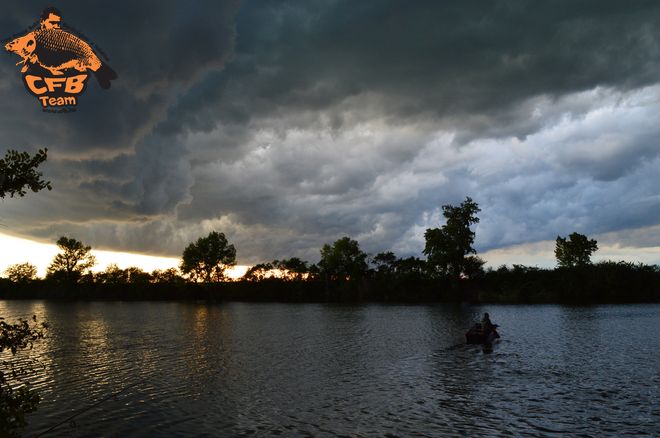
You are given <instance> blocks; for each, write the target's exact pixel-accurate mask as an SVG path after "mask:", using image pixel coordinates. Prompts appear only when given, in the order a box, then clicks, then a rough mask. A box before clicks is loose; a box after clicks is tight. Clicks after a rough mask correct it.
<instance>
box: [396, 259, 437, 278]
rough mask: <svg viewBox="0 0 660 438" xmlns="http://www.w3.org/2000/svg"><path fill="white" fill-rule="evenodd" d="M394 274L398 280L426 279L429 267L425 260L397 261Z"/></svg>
mask: <svg viewBox="0 0 660 438" xmlns="http://www.w3.org/2000/svg"><path fill="white" fill-rule="evenodd" d="M395 272H396V278H399V279H412V278H422V279H423V278H428V277H429V265H428V263H426V260H422V259H419V258H417V257H408V258H406V259H398V260H397V261H396V263H395Z"/></svg>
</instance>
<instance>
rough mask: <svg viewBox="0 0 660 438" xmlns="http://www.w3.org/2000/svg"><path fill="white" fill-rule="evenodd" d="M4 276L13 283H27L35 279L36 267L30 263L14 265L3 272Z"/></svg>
mask: <svg viewBox="0 0 660 438" xmlns="http://www.w3.org/2000/svg"><path fill="white" fill-rule="evenodd" d="M5 275H6V276H7V278H8V279H10V280H11V281H13V282H14V283H27V282H28V281H30V280H34V279H35V278H37V267H36V266H34V265H33V264H32V263H16V264H14V265H11V266H9V267H8V268H7V269H6V270H5Z"/></svg>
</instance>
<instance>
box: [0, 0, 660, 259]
mask: <svg viewBox="0 0 660 438" xmlns="http://www.w3.org/2000/svg"><path fill="white" fill-rule="evenodd" d="M53 5H54V6H56V7H58V8H59V9H60V10H61V12H62V15H63V20H64V21H65V22H66V23H68V24H69V25H71V26H73V27H75V28H76V29H78V30H79V31H81V32H83V33H84V34H85V35H86V36H87V37H88V38H89V39H90V40H92V41H93V42H94V43H96V44H97V45H98V46H99V47H101V48H102V49H103V51H104V52H106V53H107V54H108V56H109V58H110V61H109V64H110V65H111V66H112V68H113V69H114V70H115V71H117V73H118V74H119V79H118V80H116V81H114V82H113V84H112V87H111V89H110V90H107V91H106V90H101V89H100V87H99V86H98V84H96V83H94V82H93V79H91V80H90V85H89V86H88V91H87V92H86V93H85V95H84V96H83V97H82V98H81V102H80V104H79V106H80V108H79V110H78V111H77V112H76V113H73V114H47V113H43V112H42V111H41V109H40V107H39V105H38V103H37V101H36V100H35V99H34V97H32V96H30V95H29V94H28V93H27V92H26V90H25V88H24V87H23V85H22V83H21V77H20V74H19V71H18V70H19V67H16V66H15V63H16V62H17V61H18V58H17V57H16V56H15V55H11V54H9V53H4V54H3V56H1V57H0V59H1V62H0V74H1V75H0V93H2V97H3V98H2V99H0V112H1V113H2V117H1V118H0V133H1V134H2V135H0V139H1V140H0V153H3V152H4V151H5V150H6V149H9V148H14V149H20V150H27V151H32V152H34V151H36V150H37V149H38V148H41V147H48V149H49V159H48V162H47V163H46V164H45V165H44V166H43V171H44V174H45V176H46V177H47V178H48V179H50V180H51V181H52V185H53V191H51V192H46V193H39V194H30V195H28V196H27V197H25V198H24V199H20V200H13V199H6V200H4V201H3V202H1V203H0V222H1V223H2V224H3V228H2V229H0V232H3V233H7V234H12V235H15V236H22V237H28V238H30V239H33V240H37V241H42V242H54V241H55V240H56V239H57V237H58V236H61V235H71V236H75V237H76V238H78V239H80V240H82V241H84V242H85V243H88V244H90V245H92V246H93V247H95V248H101V249H106V250H116V251H132V252H140V253H145V254H154V255H162V256H172V257H178V256H180V254H181V253H182V251H183V248H184V247H185V246H186V245H187V244H188V243H189V242H191V241H193V240H195V239H197V238H198V237H200V236H203V235H206V234H208V233H209V232H210V231H213V230H216V231H221V232H224V233H225V234H226V235H227V237H228V239H229V240H230V241H231V242H232V243H234V244H235V246H236V248H237V252H238V254H237V255H238V262H239V264H252V263H256V262H261V261H268V260H272V259H274V258H284V257H291V256H297V257H301V258H303V259H306V260H310V261H312V262H315V261H318V258H319V249H320V247H321V246H322V245H323V244H324V243H327V242H332V241H334V240H335V239H337V238H340V237H343V236H346V235H348V236H351V237H352V238H355V239H357V240H358V241H359V242H360V245H361V247H362V248H363V249H364V250H366V251H367V252H369V253H371V254H375V253H378V252H381V251H388V250H392V251H394V252H395V253H397V255H399V256H409V255H415V256H421V251H422V249H423V246H424V239H423V234H424V231H425V230H426V229H427V228H429V227H438V226H440V225H441V224H442V223H443V222H442V215H441V211H440V206H441V205H443V204H448V203H450V204H457V203H460V202H461V201H462V200H463V199H465V197H466V196H470V197H472V198H473V199H474V200H475V201H476V202H478V203H479V205H480V207H481V209H482V211H481V213H480V214H479V216H480V218H481V222H480V223H479V224H478V226H477V227H476V233H477V238H476V248H477V250H478V251H480V252H487V251H491V252H492V251H494V252H497V251H501V250H503V249H506V248H511V247H514V248H533V247H534V245H535V244H538V242H543V241H549V240H553V239H554V238H555V237H556V236H557V235H567V234H569V233H571V232H574V231H577V232H580V233H583V234H588V235H589V236H598V240H599V243H601V246H603V245H605V246H609V247H610V248H626V249H627V250H633V252H634V250H635V249H638V250H639V251H640V252H643V251H644V250H645V249H649V248H656V247H660V177H659V176H658V170H657V169H658V168H659V167H660V156H659V155H660V154H659V151H660V148H659V147H658V146H659V145H658V140H659V139H660V116H659V114H660V2H657V1H642V0H639V1H635V2H622V1H620V0H615V1H608V0H594V1H580V0H566V1H560V0H555V1H548V2H532V1H527V0H521V1H517V0H502V1H496V2H494V1H486V0H484V1H469V0H461V1H436V0H429V1H423V0H415V1H387V0H378V1H367V0H365V1H354V0H319V1H314V0H305V1H266V0H262V1H249V0H248V1H243V2H239V1H225V2H222V1H195V2H177V1H139V2H136V1H131V2H129V1H117V2H95V1H92V2H90V1H67V2H59V3H57V2H55V3H54V4H53ZM44 6H47V5H44V4H43V3H41V2H35V1H20V2H18V1H15V2H11V4H9V5H7V6H5V7H4V12H3V14H2V16H0V31H1V33H2V35H3V36H6V37H9V36H11V35H14V34H16V33H18V32H20V31H21V30H23V29H25V28H26V27H27V26H29V25H30V24H32V23H33V22H34V21H35V20H36V19H37V17H38V15H39V14H40V12H41V10H42V9H43V8H44ZM521 251H522V252H521V254H522V256H521V259H519V260H518V263H525V262H526V260H525V254H526V253H525V251H523V250H521ZM532 252H533V250H532ZM656 262H660V255H659V256H658V259H657V260H656Z"/></svg>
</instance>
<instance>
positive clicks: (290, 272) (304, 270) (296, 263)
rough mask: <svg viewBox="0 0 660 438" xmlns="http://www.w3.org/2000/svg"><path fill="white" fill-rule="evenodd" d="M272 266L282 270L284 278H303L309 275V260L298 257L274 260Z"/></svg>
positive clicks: (281, 274) (281, 273)
mask: <svg viewBox="0 0 660 438" xmlns="http://www.w3.org/2000/svg"><path fill="white" fill-rule="evenodd" d="M272 266H273V268H275V269H277V270H279V271H280V276H281V278H282V279H284V280H302V279H303V278H305V277H307V276H308V275H309V267H308V266H307V262H306V261H303V260H300V259H299V258H298V257H291V258H290V259H283V260H274V261H273V263H272Z"/></svg>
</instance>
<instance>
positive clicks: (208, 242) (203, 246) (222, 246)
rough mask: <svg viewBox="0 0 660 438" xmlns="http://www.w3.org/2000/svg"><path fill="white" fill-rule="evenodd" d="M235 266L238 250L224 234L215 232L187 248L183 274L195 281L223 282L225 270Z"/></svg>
mask: <svg viewBox="0 0 660 438" xmlns="http://www.w3.org/2000/svg"><path fill="white" fill-rule="evenodd" d="M235 264H236V248H234V245H230V244H229V242H228V241H227V238H226V237H225V235H224V233H218V232H216V231H213V232H211V233H210V234H209V235H208V236H207V237H200V238H199V239H197V241H196V242H194V243H191V244H190V245H188V246H187V247H186V249H185V250H184V251H183V259H182V261H181V272H183V273H184V274H187V275H189V276H190V278H191V279H192V280H193V281H205V282H214V281H222V280H224V278H225V270H226V269H227V268H229V267H231V266H234V265H235Z"/></svg>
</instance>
